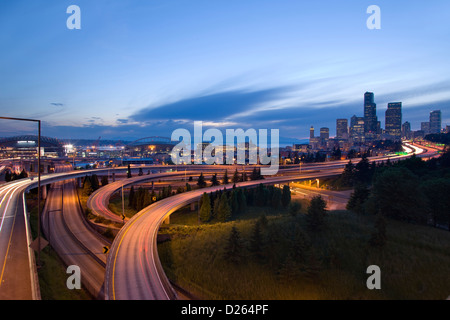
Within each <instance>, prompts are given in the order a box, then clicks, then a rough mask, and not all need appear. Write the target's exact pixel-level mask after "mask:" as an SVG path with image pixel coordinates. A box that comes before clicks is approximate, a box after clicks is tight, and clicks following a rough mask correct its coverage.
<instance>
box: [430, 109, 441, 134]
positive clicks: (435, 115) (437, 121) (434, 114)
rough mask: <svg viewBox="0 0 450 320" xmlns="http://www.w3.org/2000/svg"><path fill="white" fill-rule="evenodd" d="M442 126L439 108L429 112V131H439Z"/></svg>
mask: <svg viewBox="0 0 450 320" xmlns="http://www.w3.org/2000/svg"><path fill="white" fill-rule="evenodd" d="M441 128H442V119H441V110H435V111H431V112H430V133H440V132H441Z"/></svg>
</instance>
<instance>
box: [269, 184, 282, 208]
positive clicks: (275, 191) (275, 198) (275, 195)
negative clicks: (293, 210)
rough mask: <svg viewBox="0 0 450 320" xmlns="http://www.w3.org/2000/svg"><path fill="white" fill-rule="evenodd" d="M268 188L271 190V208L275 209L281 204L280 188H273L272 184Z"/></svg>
mask: <svg viewBox="0 0 450 320" xmlns="http://www.w3.org/2000/svg"><path fill="white" fill-rule="evenodd" d="M270 189H271V191H272V192H271V193H272V196H271V200H272V201H271V204H272V208H274V209H276V208H278V207H279V206H280V205H281V197H282V194H281V190H280V188H274V187H273V186H272V188H270Z"/></svg>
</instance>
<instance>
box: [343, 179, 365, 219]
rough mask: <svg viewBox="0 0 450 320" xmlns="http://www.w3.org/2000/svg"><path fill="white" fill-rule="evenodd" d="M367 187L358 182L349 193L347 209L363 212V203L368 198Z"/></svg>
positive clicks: (358, 212)
mask: <svg viewBox="0 0 450 320" xmlns="http://www.w3.org/2000/svg"><path fill="white" fill-rule="evenodd" d="M369 194H370V192H369V189H367V186H366V185H365V184H358V185H357V186H356V187H355V190H354V191H353V193H352V194H351V195H350V199H349V200H348V203H347V210H351V211H353V212H355V213H357V214H363V213H364V203H365V202H366V201H367V199H368V198H369Z"/></svg>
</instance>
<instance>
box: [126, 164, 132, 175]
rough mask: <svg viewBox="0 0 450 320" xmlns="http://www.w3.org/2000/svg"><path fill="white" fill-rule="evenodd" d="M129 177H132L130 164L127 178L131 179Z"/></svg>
mask: <svg viewBox="0 0 450 320" xmlns="http://www.w3.org/2000/svg"><path fill="white" fill-rule="evenodd" d="M131 177H132V175H131V167H130V164H128V170H127V178H131Z"/></svg>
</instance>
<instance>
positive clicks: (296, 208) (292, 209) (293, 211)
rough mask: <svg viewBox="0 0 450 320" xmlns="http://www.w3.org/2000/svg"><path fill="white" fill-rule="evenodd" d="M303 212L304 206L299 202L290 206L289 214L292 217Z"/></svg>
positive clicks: (294, 202)
mask: <svg viewBox="0 0 450 320" xmlns="http://www.w3.org/2000/svg"><path fill="white" fill-rule="evenodd" d="M301 210H302V204H301V203H300V202H298V201H293V202H291V203H290V204H289V209H288V212H289V214H290V215H291V216H296V215H297V214H300V212H301Z"/></svg>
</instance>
